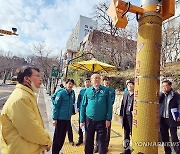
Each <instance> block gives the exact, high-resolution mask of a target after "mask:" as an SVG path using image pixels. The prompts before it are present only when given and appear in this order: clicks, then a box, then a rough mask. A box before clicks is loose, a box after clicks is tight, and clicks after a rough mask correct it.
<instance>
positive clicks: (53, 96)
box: [51, 92, 56, 105]
mask: <svg viewBox="0 0 180 154" xmlns="http://www.w3.org/2000/svg"><path fill="white" fill-rule="evenodd" d="M55 98H56V92H55V93H54V94H53V95H52V96H51V102H52V104H53V105H54V100H55Z"/></svg>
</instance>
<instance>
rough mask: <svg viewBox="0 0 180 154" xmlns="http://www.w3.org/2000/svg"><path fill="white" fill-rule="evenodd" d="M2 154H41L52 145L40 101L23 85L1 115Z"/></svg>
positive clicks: (12, 96) (17, 86)
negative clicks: (41, 113) (41, 111)
mask: <svg viewBox="0 0 180 154" xmlns="http://www.w3.org/2000/svg"><path fill="white" fill-rule="evenodd" d="M0 121H1V133H0V137H1V152H2V154H39V153H40V152H41V151H43V150H45V147H46V145H48V146H50V145H51V140H50V136H49V134H48V132H47V131H46V130H45V129H44V124H43V121H42V117H41V115H40V112H39V109H38V105H37V98H36V96H35V95H34V92H33V91H32V90H31V89H29V88H28V87H26V86H23V85H22V84H18V85H16V88H15V90H14V91H13V92H12V94H11V95H10V97H9V99H8V100H7V102H6V103H5V105H4V107H3V109H2V112H1V117H0Z"/></svg>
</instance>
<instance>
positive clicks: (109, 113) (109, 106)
mask: <svg viewBox="0 0 180 154" xmlns="http://www.w3.org/2000/svg"><path fill="white" fill-rule="evenodd" d="M111 119H112V98H111V95H110V94H109V89H108V92H107V116H106V120H109V121H111Z"/></svg>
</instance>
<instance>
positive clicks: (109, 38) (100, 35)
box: [80, 30, 137, 70]
mask: <svg viewBox="0 0 180 154" xmlns="http://www.w3.org/2000/svg"><path fill="white" fill-rule="evenodd" d="M136 44H137V42H136V41H134V40H129V39H127V38H126V37H120V36H113V35H110V34H107V33H104V32H101V31H99V30H93V31H92V32H91V33H89V34H88V35H86V36H85V37H84V40H83V41H82V42H81V45H80V53H83V52H91V53H93V55H95V57H96V59H98V60H100V61H103V62H106V63H109V64H112V65H114V66H115V67H116V68H118V69H119V70H124V69H128V68H133V67H134V64H135V53H136ZM89 56H90V57H89V58H91V55H89Z"/></svg>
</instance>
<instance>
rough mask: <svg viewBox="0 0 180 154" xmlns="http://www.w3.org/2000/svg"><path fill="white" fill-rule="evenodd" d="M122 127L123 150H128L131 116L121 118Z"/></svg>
mask: <svg viewBox="0 0 180 154" xmlns="http://www.w3.org/2000/svg"><path fill="white" fill-rule="evenodd" d="M123 127H124V141H125V142H126V143H125V144H124V148H125V150H127V149H129V146H130V135H132V116H131V115H125V116H124V118H123Z"/></svg>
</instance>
